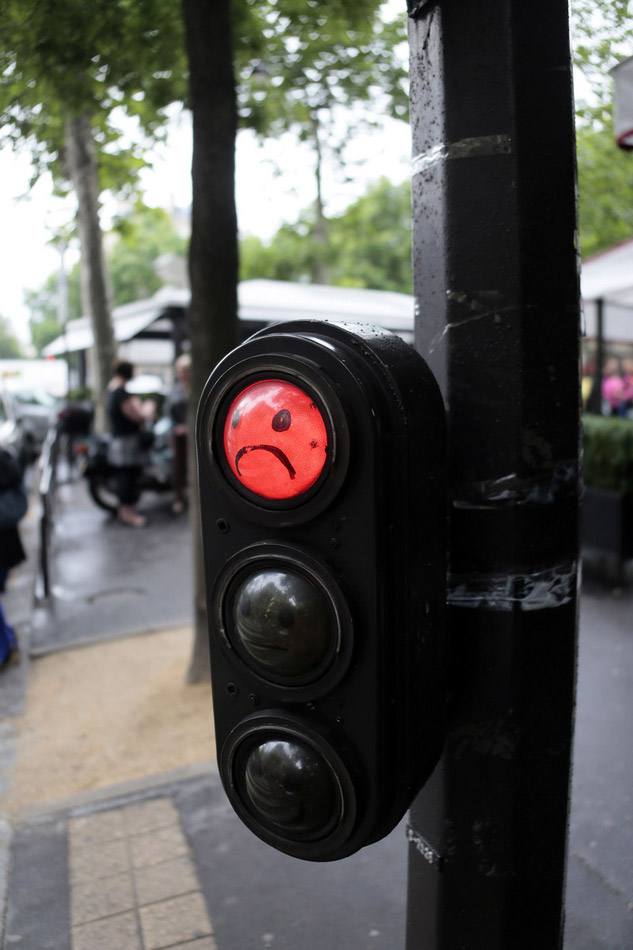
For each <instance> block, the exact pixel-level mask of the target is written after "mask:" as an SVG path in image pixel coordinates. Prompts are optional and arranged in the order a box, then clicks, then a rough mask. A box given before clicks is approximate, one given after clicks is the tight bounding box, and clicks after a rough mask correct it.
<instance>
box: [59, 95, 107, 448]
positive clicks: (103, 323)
mask: <svg viewBox="0 0 633 950" xmlns="http://www.w3.org/2000/svg"><path fill="white" fill-rule="evenodd" d="M65 136H66V161H67V166H68V173H69V175H70V179H71V181H72V183H73V188H74V190H75V194H76V195H77V229H78V231H79V243H80V246H81V298H82V305H83V309H84V312H85V313H88V314H90V321H91V324H92V333H93V339H94V343H93V350H92V352H93V371H94V378H95V385H94V396H95V425H96V428H97V430H98V431H103V429H104V428H105V396H106V388H107V384H108V380H109V378H110V370H111V365H112V360H113V359H114V356H115V351H116V344H115V340H114V330H113V327H112V305H111V294H110V283H109V279H108V272H107V269H106V265H105V256H104V253H103V240H102V234H101V225H100V223H99V175H98V166H97V157H96V153H95V147H94V140H93V137H92V126H91V123H90V116H89V115H87V114H83V115H80V116H76V117H75V118H72V119H69V120H68V121H67V122H66V127H65Z"/></svg>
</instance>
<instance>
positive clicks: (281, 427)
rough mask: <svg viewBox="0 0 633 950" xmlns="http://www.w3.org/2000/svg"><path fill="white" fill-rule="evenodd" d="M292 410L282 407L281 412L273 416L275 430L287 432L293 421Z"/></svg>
mask: <svg viewBox="0 0 633 950" xmlns="http://www.w3.org/2000/svg"><path fill="white" fill-rule="evenodd" d="M291 421H292V420H291V418H290V410H289V409H280V410H279V412H277V413H275V415H274V416H273V421H272V426H273V429H274V430H275V432H285V431H286V429H289V428H290V423H291Z"/></svg>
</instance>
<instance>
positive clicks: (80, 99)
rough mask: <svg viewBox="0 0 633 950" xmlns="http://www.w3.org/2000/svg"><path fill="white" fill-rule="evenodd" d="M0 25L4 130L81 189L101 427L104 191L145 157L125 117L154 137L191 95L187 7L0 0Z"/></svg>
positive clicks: (163, 2)
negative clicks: (125, 128) (124, 131)
mask: <svg viewBox="0 0 633 950" xmlns="http://www.w3.org/2000/svg"><path fill="white" fill-rule="evenodd" d="M0 23H1V24H2V45H1V46H0V131H1V133H2V134H3V135H4V136H5V138H8V139H9V141H11V142H13V143H14V144H15V145H24V144H28V145H29V146H30V147H31V151H32V162H33V174H34V177H37V176H38V175H39V174H40V172H41V171H42V170H43V169H44V168H48V169H50V171H51V172H52V174H53V178H54V181H55V183H56V185H57V187H58V188H60V189H68V187H69V185H68V183H69V182H70V183H71V185H72V188H73V190H74V192H75V195H76V197H77V228H78V233H79V241H80V244H81V260H82V296H83V298H84V309H85V310H86V312H87V313H89V314H90V318H91V322H92V332H93V338H94V356H95V359H94V362H93V367H94V373H95V387H94V388H95V392H96V395H97V405H96V416H95V421H96V426H97V428H98V429H99V428H103V426H104V424H105V392H106V386H107V381H108V378H109V374H110V365H111V362H112V358H113V356H114V350H115V342H114V331H113V328H112V319H111V312H110V308H111V304H110V294H109V281H108V276H107V273H106V271H105V262H104V255H103V244H102V235H101V227H100V223H99V195H100V193H101V192H102V191H103V190H104V188H112V189H113V190H115V191H120V190H121V189H122V188H123V186H124V185H128V186H129V185H130V183H131V182H133V181H134V180H135V177H136V174H137V172H138V170H139V168H140V167H141V166H142V164H143V161H144V157H143V153H142V150H141V149H140V148H139V147H138V146H137V145H132V146H130V145H129V144H125V143H124V141H123V138H122V135H121V132H120V128H119V126H118V124H117V122H118V119H119V118H120V117H123V116H125V117H128V118H132V119H136V120H138V123H139V124H140V127H141V129H142V130H143V132H144V134H145V135H146V136H148V137H150V138H156V137H158V136H159V135H160V132H161V129H162V127H163V126H164V124H165V119H166V117H165V112H164V109H165V107H166V106H167V105H168V104H169V103H171V102H173V101H174V100H179V99H180V100H182V99H183V98H184V95H185V88H186V87H185V60H184V50H183V46H182V23H181V18H180V11H179V8H178V7H177V6H176V5H174V4H173V3H170V2H169V0H134V2H130V0H89V2H88V0H45V2H41V0H0ZM138 137H139V136H137V138H138Z"/></svg>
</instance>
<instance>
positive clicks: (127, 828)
mask: <svg viewBox="0 0 633 950" xmlns="http://www.w3.org/2000/svg"><path fill="white" fill-rule="evenodd" d="M68 876H69V881H70V892H71V896H70V923H71V934H72V950H123V948H125V950H166V948H168V947H169V948H171V947H186V948H188V950H217V944H216V942H215V938H214V936H213V930H212V926H211V921H210V919H209V915H208V912H207V908H206V904H205V900H204V896H203V894H202V892H201V890H200V884H199V881H198V878H197V875H196V870H195V866H194V864H193V861H192V858H191V853H190V849H189V845H188V843H187V840H186V838H185V836H184V834H183V832H182V828H181V826H180V820H179V817H178V812H177V810H176V808H175V807H174V804H173V802H172V801H171V799H169V798H158V799H153V800H152V801H147V802H141V803H138V804H134V805H125V806H124V807H122V808H115V809H112V810H110V811H104V812H98V813H95V814H90V815H83V816H80V817H74V818H70V819H69V820H68Z"/></svg>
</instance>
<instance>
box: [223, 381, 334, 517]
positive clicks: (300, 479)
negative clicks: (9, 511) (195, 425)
mask: <svg viewBox="0 0 633 950" xmlns="http://www.w3.org/2000/svg"><path fill="white" fill-rule="evenodd" d="M224 451H225V453H226V460H227V462H228V463H229V466H230V468H231V471H232V472H233V474H234V475H235V477H236V478H237V479H238V480H239V481H240V482H241V483H242V485H244V487H245V488H248V489H249V491H252V492H253V493H254V494H255V495H259V496H260V497H261V498H271V499H273V498H274V499H282V498H296V496H297V495H302V494H303V493H304V492H305V491H307V490H308V489H309V488H311V487H312V485H314V483H315V482H316V480H317V479H318V477H319V475H320V474H321V472H322V471H323V466H324V465H325V461H326V457H327V431H326V428H325V422H324V421H323V416H322V415H321V413H320V411H319V409H318V407H317V406H316V405H315V403H314V400H313V398H312V396H310V395H308V393H306V392H304V391H303V390H302V389H299V387H298V386H295V385H293V384H292V383H289V382H287V380H285V379H263V380H260V381H259V382H256V383H252V384H251V385H250V386H247V387H246V389H244V390H242V392H241V393H240V394H239V395H238V396H236V398H235V399H234V400H233V402H232V403H231V405H230V407H229V411H228V413H227V415H226V420H225V423H224Z"/></svg>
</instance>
